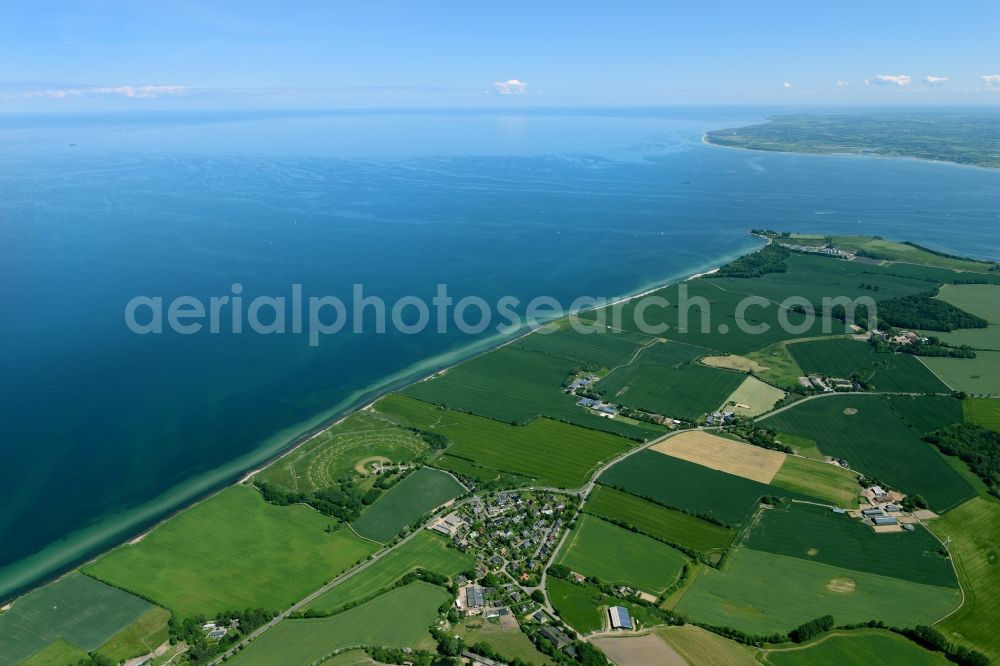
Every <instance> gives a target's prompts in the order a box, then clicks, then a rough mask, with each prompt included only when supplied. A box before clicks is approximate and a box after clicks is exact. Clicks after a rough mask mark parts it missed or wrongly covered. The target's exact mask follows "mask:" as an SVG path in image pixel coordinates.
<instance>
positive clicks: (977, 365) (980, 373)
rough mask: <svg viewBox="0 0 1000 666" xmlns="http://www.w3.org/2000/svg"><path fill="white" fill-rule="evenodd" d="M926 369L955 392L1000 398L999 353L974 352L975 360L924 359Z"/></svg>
mask: <svg viewBox="0 0 1000 666" xmlns="http://www.w3.org/2000/svg"><path fill="white" fill-rule="evenodd" d="M921 360H922V361H923V362H924V363H925V364H926V365H927V367H928V368H930V369H931V370H933V371H934V373H935V374H937V376H938V377H940V378H941V379H942V380H944V382H945V383H947V384H948V386H950V387H951V388H953V389H955V390H956V391H965V392H966V393H969V394H972V395H982V396H987V395H989V396H1000V351H980V352H976V358H924V359H921Z"/></svg>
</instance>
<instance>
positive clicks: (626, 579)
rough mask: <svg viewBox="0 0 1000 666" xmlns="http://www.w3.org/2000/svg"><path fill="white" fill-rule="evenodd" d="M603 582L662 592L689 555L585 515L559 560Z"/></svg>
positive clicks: (675, 576) (579, 520)
mask: <svg viewBox="0 0 1000 666" xmlns="http://www.w3.org/2000/svg"><path fill="white" fill-rule="evenodd" d="M556 561H557V562H558V563H560V564H565V565H566V566H568V567H569V568H570V569H572V570H573V571H576V572H578V573H582V574H583V575H585V576H587V577H595V578H598V579H600V580H601V582H603V583H614V584H622V585H628V586H629V587H631V588H634V589H637V590H641V591H643V592H648V593H650V594H653V595H659V594H660V593H661V592H663V591H664V590H665V589H666V588H667V587H669V586H670V585H672V584H673V583H674V582H675V581H676V580H677V578H678V576H680V572H681V568H682V567H683V566H684V564H685V563H686V562H687V561H688V559H687V557H686V556H685V555H684V554H683V553H682V552H680V551H679V550H676V549H674V548H671V547H670V546H667V545H666V544H663V543H661V542H659V541H657V540H655V539H651V538H650V537H648V536H646V535H644V534H638V533H636V532H630V531H629V530H626V529H624V528H621V527H618V526H617V525H613V524H612V523H609V522H607V521H605V520H601V519H600V518H595V517H594V516H590V515H586V514H585V515H583V516H581V517H580V518H579V519H578V520H577V523H576V527H574V528H573V531H572V532H571V533H570V535H569V538H568V539H567V540H566V544H565V545H564V546H563V549H562V552H560V553H559V557H558V558H557V560H556Z"/></svg>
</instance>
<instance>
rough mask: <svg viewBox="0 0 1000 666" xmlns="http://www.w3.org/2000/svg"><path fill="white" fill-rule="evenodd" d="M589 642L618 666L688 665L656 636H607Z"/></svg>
mask: <svg viewBox="0 0 1000 666" xmlns="http://www.w3.org/2000/svg"><path fill="white" fill-rule="evenodd" d="M591 642H592V643H593V644H594V645H595V646H597V649H599V650H600V651H601V652H603V653H604V654H605V655H607V656H608V657H609V658H610V659H611V661H613V662H614V663H616V664H617V665H618V666H646V664H663V665H664V666H687V663H688V662H687V661H685V660H684V658H683V657H681V656H680V655H679V654H677V651H676V650H674V649H673V648H672V647H670V646H669V645H667V643H666V642H664V641H662V640H660V638H659V637H657V636H656V634H645V635H643V636H629V635H627V634H625V635H622V636H607V637H601V638H595V639H593V640H592V641H591Z"/></svg>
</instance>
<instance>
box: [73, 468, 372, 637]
mask: <svg viewBox="0 0 1000 666" xmlns="http://www.w3.org/2000/svg"><path fill="white" fill-rule="evenodd" d="M329 525H330V519H329V518H327V517H325V516H323V515H321V514H320V513H318V512H316V511H314V510H313V509H310V508H307V507H304V506H298V505H297V506H274V505H271V504H267V503H265V502H264V500H263V499H262V498H261V496H260V494H259V493H258V492H257V491H256V490H254V489H253V488H251V487H249V486H233V487H231V488H227V489H226V490H224V491H222V492H221V493H219V494H218V495H214V496H213V497H210V498H209V499H207V500H205V501H204V502H201V503H200V504H196V505H195V506H193V507H191V508H190V509H187V510H185V511H183V512H181V513H179V514H178V515H176V516H174V517H173V518H171V519H170V520H168V521H166V522H164V523H162V524H161V525H159V526H158V527H157V528H156V529H154V530H153V531H152V532H150V533H149V534H147V535H146V537H145V538H144V539H143V540H142V541H140V542H139V543H136V544H132V545H124V546H119V547H118V548H116V549H115V550H113V551H111V552H110V553H108V554H107V555H105V556H103V557H101V558H100V559H99V560H97V561H96V562H95V563H93V564H90V565H87V566H86V567H84V571H85V572H86V573H88V574H90V575H93V576H94V577H96V578H99V579H101V580H104V581H107V582H108V583H111V584H112V585H117V586H118V587H121V588H122V589H126V590H130V591H133V592H135V593H136V594H140V595H142V596H143V597H146V598H148V599H153V600H155V601H156V602H157V603H159V604H161V605H163V606H165V607H166V608H169V609H171V610H173V611H174V612H175V613H177V614H178V615H179V616H180V617H187V616H190V615H196V614H199V613H202V614H205V615H208V616H211V615H214V614H215V613H218V612H219V611H224V610H242V609H245V608H267V609H273V610H279V609H281V608H285V607H287V606H290V605H291V604H292V603H293V602H295V601H298V600H299V599H301V598H302V597H304V596H305V595H306V594H308V593H309V592H311V591H313V590H315V589H316V588H318V587H319V586H321V585H323V584H324V583H325V582H326V581H328V580H330V579H332V578H334V577H336V575H337V574H339V573H340V572H342V571H344V570H345V569H347V568H348V567H350V566H352V565H353V564H354V563H355V562H357V561H358V560H361V559H363V558H364V557H365V556H367V555H368V554H369V553H371V552H373V551H375V550H376V549H377V546H375V544H373V543H371V542H369V541H365V540H364V539H361V538H359V537H357V536H356V535H354V533H352V532H351V531H350V530H348V529H339V530H336V531H334V532H332V533H327V532H326V528H327V527H328V526H329Z"/></svg>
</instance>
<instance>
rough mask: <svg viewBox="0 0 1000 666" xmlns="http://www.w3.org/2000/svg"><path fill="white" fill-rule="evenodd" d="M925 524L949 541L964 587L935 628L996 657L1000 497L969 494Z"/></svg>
mask: <svg viewBox="0 0 1000 666" xmlns="http://www.w3.org/2000/svg"><path fill="white" fill-rule="evenodd" d="M930 526H931V529H932V530H933V531H934V533H935V534H937V535H938V536H939V537H941V538H942V539H944V540H947V541H948V548H949V550H950V552H951V554H952V557H953V559H954V561H955V567H956V568H957V569H958V575H959V579H960V580H961V582H962V588H963V589H964V590H965V604H964V605H963V606H962V608H960V609H959V610H958V612H957V613H955V614H954V615H951V616H950V617H948V618H947V619H946V620H945V621H944V622H942V623H941V624H940V625H938V626H937V629H939V630H940V631H941V632H943V633H944V634H945V635H946V636H947V637H948V638H949V639H951V640H954V641H957V642H959V643H962V644H963V645H966V646H967V647H971V648H975V649H977V650H979V651H980V652H983V653H985V654H986V655H987V656H988V657H989V658H990V659H992V660H993V661H994V662H998V661H1000V634H998V633H997V627H998V626H1000V501H997V500H996V499H994V498H992V497H989V496H983V497H976V498H973V499H971V500H969V501H968V502H966V503H965V504H963V505H962V506H960V507H958V508H957V509H952V510H951V511H949V512H948V513H947V514H946V515H944V516H943V517H942V518H939V519H937V520H934V521H932V522H931V523H930Z"/></svg>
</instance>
